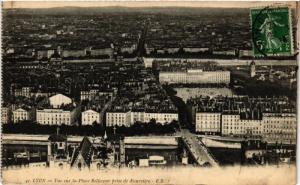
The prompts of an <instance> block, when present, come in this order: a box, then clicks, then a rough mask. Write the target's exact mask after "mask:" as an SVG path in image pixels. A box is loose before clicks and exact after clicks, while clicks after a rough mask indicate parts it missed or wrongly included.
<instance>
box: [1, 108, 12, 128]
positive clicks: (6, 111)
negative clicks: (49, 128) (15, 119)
mask: <svg viewBox="0 0 300 185" xmlns="http://www.w3.org/2000/svg"><path fill="white" fill-rule="evenodd" d="M10 119H11V109H10V107H3V106H2V107H1V123H2V124H7V123H9V122H10Z"/></svg>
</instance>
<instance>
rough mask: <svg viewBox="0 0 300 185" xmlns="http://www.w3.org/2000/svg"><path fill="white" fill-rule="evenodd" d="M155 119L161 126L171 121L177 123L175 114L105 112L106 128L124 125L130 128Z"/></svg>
mask: <svg viewBox="0 0 300 185" xmlns="http://www.w3.org/2000/svg"><path fill="white" fill-rule="evenodd" d="M152 119H155V121H156V122H159V123H161V124H166V123H170V122H172V121H173V120H174V121H178V114H177V113H155V112H132V111H128V112H107V113H106V126H114V125H118V126H121V125H124V126H131V125H132V124H134V123H135V122H137V121H138V122H146V123H148V122H150V121H151V120H152Z"/></svg>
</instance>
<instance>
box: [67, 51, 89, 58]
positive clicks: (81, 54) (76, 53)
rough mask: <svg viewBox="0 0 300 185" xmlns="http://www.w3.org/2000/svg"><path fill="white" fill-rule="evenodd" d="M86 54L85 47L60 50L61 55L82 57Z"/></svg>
mask: <svg viewBox="0 0 300 185" xmlns="http://www.w3.org/2000/svg"><path fill="white" fill-rule="evenodd" d="M83 56H86V50H85V49H78V50H77V49H75V50H63V51H62V57H64V58H67V57H83Z"/></svg>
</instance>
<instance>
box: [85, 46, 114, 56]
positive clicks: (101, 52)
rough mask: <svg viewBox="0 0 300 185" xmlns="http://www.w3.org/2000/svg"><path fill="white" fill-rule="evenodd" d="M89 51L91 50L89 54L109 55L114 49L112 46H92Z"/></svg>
mask: <svg viewBox="0 0 300 185" xmlns="http://www.w3.org/2000/svg"><path fill="white" fill-rule="evenodd" d="M90 52H91V56H101V55H108V56H110V57H111V56H112V55H113V53H114V49H113V48H92V49H91V50H90Z"/></svg>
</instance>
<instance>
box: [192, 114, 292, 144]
mask: <svg viewBox="0 0 300 185" xmlns="http://www.w3.org/2000/svg"><path fill="white" fill-rule="evenodd" d="M296 131H297V120H296V114H294V113H263V115H262V119H241V117H240V115H239V114H227V113H225V114H221V113H211V112H197V113H196V132H199V133H202V134H216V133H217V134H219V133H220V134H221V135H223V136H239V137H244V136H251V137H263V138H264V139H266V140H269V141H282V142H296Z"/></svg>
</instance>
